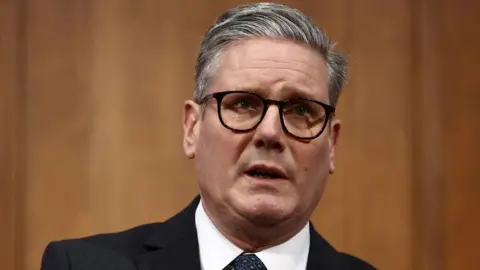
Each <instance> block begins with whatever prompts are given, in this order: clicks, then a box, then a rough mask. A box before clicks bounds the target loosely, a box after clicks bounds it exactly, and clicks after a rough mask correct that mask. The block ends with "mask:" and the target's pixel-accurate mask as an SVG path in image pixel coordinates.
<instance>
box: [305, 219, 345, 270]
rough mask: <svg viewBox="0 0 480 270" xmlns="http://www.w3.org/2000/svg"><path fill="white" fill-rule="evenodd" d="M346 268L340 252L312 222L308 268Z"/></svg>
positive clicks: (332, 269) (319, 269) (313, 269)
mask: <svg viewBox="0 0 480 270" xmlns="http://www.w3.org/2000/svg"><path fill="white" fill-rule="evenodd" d="M338 269H344V267H343V266H342V260H341V256H340V253H338V252H337V251H336V250H335V249H334V248H333V247H332V246H331V245H330V244H329V243H328V242H327V241H326V240H325V239H323V237H321V236H320V235H319V234H318V233H317V231H316V230H315V228H314V227H313V225H312V223H310V250H309V251H308V261H307V270H338Z"/></svg>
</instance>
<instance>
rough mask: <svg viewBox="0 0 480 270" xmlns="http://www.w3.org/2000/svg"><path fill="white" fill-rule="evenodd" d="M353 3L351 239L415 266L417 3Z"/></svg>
mask: <svg viewBox="0 0 480 270" xmlns="http://www.w3.org/2000/svg"><path fill="white" fill-rule="evenodd" d="M346 9H347V11H346V12H347V13H346V16H345V18H347V22H346V33H345V34H344V35H345V43H346V45H345V46H346V48H347V52H348V54H349V55H350V59H351V60H350V61H351V64H350V80H349V84H348V86H347V88H346V89H345V93H344V95H343V97H342V98H343V100H342V101H341V103H340V107H344V108H343V109H342V111H341V113H343V115H341V117H342V118H343V124H344V126H343V130H342V135H341V136H343V137H342V138H343V139H341V141H340V142H341V143H340V150H341V151H340V153H339V155H338V157H339V160H338V161H339V164H338V172H339V174H338V175H337V176H338V177H341V178H343V179H344V180H343V181H345V184H344V188H343V193H340V194H342V195H343V198H342V199H343V200H344V211H345V217H344V219H343V220H342V229H343V233H344V237H345V245H344V247H345V249H346V250H348V251H353V253H354V254H358V255H359V256H360V257H362V258H365V259H366V260H368V261H370V262H372V263H373V264H374V265H375V266H377V267H378V268H380V269H411V268H412V261H411V252H410V248H411V232H412V225H411V222H412V220H411V218H412V217H411V202H412V197H411V192H410V190H411V188H412V183H411V177H410V174H411V163H410V157H411V151H410V148H409V146H410V144H411V136H410V125H409V124H410V119H409V113H408V110H409V106H408V104H409V101H410V95H409V92H408V91H406V89H409V87H410V85H411V78H410V65H411V62H410V61H411V58H410V54H411V51H410V42H411V32H410V23H411V10H410V6H409V2H408V1H377V0H371V1H362V2H359V1H349V2H348V4H347V5H346ZM333 195H337V194H333ZM392 243H395V244H394V245H395V248H392Z"/></svg>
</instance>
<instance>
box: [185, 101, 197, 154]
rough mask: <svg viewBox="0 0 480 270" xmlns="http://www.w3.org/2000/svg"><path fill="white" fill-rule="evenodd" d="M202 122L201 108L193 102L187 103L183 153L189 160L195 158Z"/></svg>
mask: <svg viewBox="0 0 480 270" xmlns="http://www.w3.org/2000/svg"><path fill="white" fill-rule="evenodd" d="M200 121H201V114H200V106H199V105H198V104H197V103H195V102H193V101H192V100H187V101H185V104H184V111H183V151H184V152H185V155H186V156H187V157H188V158H194V157H195V148H196V144H197V139H198V133H199V131H200Z"/></svg>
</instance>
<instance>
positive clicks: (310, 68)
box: [208, 38, 328, 101]
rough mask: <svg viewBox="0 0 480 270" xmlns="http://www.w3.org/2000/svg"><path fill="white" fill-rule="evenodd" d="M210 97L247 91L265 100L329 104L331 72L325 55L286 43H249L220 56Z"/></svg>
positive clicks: (222, 52)
mask: <svg viewBox="0 0 480 270" xmlns="http://www.w3.org/2000/svg"><path fill="white" fill-rule="evenodd" d="M212 75H213V76H212V81H211V85H210V87H209V91H208V92H209V93H214V92H219V91H226V90H248V91H253V92H256V93H258V94H261V95H262V96H268V97H275V98H288V97H290V96H301V97H307V98H314V99H317V100H322V101H328V71H327V67H326V63H325V60H324V58H323V57H322V55H320V53H318V52H316V51H315V50H313V49H311V48H310V47H308V46H304V45H302V44H298V43H295V42H292V41H287V40H273V39H260V38H259V39H248V40H244V41H240V42H236V43H233V44H230V45H229V46H227V47H225V48H224V49H223V50H222V51H221V53H220V54H219V55H218V59H217V63H216V68H215V72H214V73H213V74H212Z"/></svg>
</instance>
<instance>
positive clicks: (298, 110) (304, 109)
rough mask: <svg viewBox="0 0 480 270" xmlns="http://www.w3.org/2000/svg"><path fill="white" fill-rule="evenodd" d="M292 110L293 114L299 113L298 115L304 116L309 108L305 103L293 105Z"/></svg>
mask: <svg viewBox="0 0 480 270" xmlns="http://www.w3.org/2000/svg"><path fill="white" fill-rule="evenodd" d="M293 110H294V112H295V114H297V115H300V116H304V115H306V114H308V113H309V110H308V108H307V107H306V106H305V105H298V106H295V108H294V109H293Z"/></svg>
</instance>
